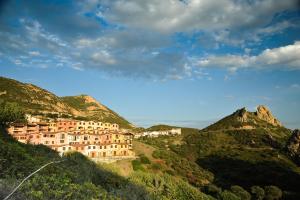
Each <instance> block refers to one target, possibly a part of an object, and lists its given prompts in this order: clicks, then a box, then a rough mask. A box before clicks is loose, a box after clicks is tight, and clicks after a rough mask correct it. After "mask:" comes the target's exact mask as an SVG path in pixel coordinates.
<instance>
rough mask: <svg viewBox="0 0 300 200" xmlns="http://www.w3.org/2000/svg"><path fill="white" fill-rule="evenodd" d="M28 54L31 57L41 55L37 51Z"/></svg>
mask: <svg viewBox="0 0 300 200" xmlns="http://www.w3.org/2000/svg"><path fill="white" fill-rule="evenodd" d="M28 54H29V55H31V56H39V55H41V54H40V52H38V51H30V52H29V53H28Z"/></svg>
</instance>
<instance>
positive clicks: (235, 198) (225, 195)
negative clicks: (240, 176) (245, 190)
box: [220, 190, 241, 200]
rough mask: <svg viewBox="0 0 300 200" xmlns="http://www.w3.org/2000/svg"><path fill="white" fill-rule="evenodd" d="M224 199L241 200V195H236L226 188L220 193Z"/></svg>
mask: <svg viewBox="0 0 300 200" xmlns="http://www.w3.org/2000/svg"><path fill="white" fill-rule="evenodd" d="M220 197H221V199H222V200H241V198H240V197H238V196H236V195H235V194H233V193H232V192H230V191H228V190H224V191H223V192H222V193H221V195H220Z"/></svg>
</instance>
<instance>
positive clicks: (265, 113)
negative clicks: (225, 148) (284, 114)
mask: <svg viewBox="0 0 300 200" xmlns="http://www.w3.org/2000/svg"><path fill="white" fill-rule="evenodd" d="M276 127H282V125H281V123H280V122H279V120H277V119H276V118H275V117H274V116H273V115H272V113H271V111H270V110H269V109H268V108H267V107H266V106H263V105H260V106H258V107H257V110H256V111H255V112H249V111H247V110H246V108H241V109H238V110H237V111H235V112H234V113H232V114H231V115H229V116H227V117H225V118H223V119H221V120H219V121H218V122H216V123H214V124H212V125H210V126H208V127H207V128H205V130H207V131H212V130H220V129H254V128H276Z"/></svg>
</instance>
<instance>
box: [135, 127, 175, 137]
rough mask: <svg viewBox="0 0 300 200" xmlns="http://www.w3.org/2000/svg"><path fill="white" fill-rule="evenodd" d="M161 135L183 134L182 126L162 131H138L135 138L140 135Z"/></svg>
mask: <svg viewBox="0 0 300 200" xmlns="http://www.w3.org/2000/svg"><path fill="white" fill-rule="evenodd" d="M161 135H167V136H172V135H181V128H172V129H170V130H162V131H145V132H142V133H137V134H135V135H134V137H135V138H140V137H158V136H161Z"/></svg>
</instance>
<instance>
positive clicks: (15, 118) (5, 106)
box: [0, 99, 26, 124]
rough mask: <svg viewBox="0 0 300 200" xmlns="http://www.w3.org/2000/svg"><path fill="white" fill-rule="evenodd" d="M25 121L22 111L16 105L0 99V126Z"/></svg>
mask: <svg viewBox="0 0 300 200" xmlns="http://www.w3.org/2000/svg"><path fill="white" fill-rule="evenodd" d="M25 121H26V119H25V114H24V111H23V110H22V109H21V108H20V107H19V106H18V104H16V103H10V102H5V101H4V100H3V99H0V124H6V123H8V122H25Z"/></svg>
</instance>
